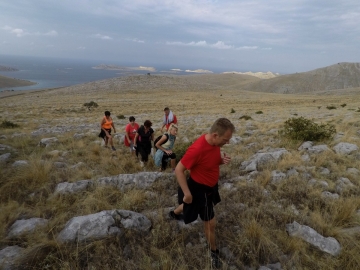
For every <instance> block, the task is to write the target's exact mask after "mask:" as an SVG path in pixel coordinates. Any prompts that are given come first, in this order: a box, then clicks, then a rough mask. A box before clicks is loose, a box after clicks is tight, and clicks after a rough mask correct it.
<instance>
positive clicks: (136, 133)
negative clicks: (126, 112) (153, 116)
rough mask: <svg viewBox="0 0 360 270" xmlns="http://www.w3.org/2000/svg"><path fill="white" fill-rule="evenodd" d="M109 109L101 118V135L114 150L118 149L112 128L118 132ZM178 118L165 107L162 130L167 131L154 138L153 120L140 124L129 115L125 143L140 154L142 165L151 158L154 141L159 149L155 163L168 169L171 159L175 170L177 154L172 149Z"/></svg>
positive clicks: (137, 154)
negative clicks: (115, 145)
mask: <svg viewBox="0 0 360 270" xmlns="http://www.w3.org/2000/svg"><path fill="white" fill-rule="evenodd" d="M110 115H111V114H110V112H109V111H105V116H104V117H103V119H102V120H101V123H100V126H101V131H100V134H99V137H101V138H103V139H104V142H105V147H106V148H108V147H109V145H110V147H111V149H112V150H114V151H115V150H116V149H115V147H114V142H113V137H112V136H111V129H113V130H114V133H116V129H115V126H114V122H113V120H112V118H111V116H110ZM176 124H177V118H176V115H175V114H173V112H172V111H171V110H170V109H169V108H168V107H166V108H165V109H164V117H163V126H162V127H161V132H163V131H164V129H165V131H166V132H165V133H164V134H163V135H162V136H160V137H159V138H157V139H154V134H155V132H154V130H153V129H152V127H151V126H152V122H151V121H150V120H145V122H144V124H143V125H141V126H139V124H138V123H136V122H135V117H134V116H130V117H129V124H127V125H126V127H125V138H124V144H125V146H127V147H129V149H130V153H131V154H132V155H136V157H139V156H140V166H141V167H144V166H145V164H146V163H147V162H148V160H149V155H150V154H151V151H152V144H151V142H152V141H154V147H155V149H156V150H157V151H156V152H155V155H154V160H155V165H156V166H158V167H160V171H164V170H166V167H167V165H168V160H169V159H170V160H171V163H170V164H171V168H172V170H173V171H174V170H175V165H176V164H175V161H176V155H175V153H174V152H173V151H172V149H173V147H174V143H175V140H176V135H177V132H178V127H177V125H176Z"/></svg>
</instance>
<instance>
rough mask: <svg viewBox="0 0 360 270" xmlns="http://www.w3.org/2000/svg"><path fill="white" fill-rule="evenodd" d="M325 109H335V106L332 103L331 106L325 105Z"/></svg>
mask: <svg viewBox="0 0 360 270" xmlns="http://www.w3.org/2000/svg"><path fill="white" fill-rule="evenodd" d="M326 109H328V110H335V109H336V107H335V106H334V105H331V106H326Z"/></svg>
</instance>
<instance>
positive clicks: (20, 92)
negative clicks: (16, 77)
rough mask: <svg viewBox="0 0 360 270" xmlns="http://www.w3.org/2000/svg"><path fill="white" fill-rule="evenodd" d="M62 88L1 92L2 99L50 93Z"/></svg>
mask: <svg viewBox="0 0 360 270" xmlns="http://www.w3.org/2000/svg"><path fill="white" fill-rule="evenodd" d="M61 88H63V87H54V88H43V89H32V90H3V91H0V99H3V98H7V97H13V96H19V95H24V94H31V93H35V92H43V91H48V90H55V89H61Z"/></svg>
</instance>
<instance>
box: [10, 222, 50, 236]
mask: <svg viewBox="0 0 360 270" xmlns="http://www.w3.org/2000/svg"><path fill="white" fill-rule="evenodd" d="M47 224H48V220H47V219H44V218H30V219H20V220H17V221H15V222H14V224H13V225H11V227H10V229H9V233H8V237H9V238H13V237H18V236H21V235H23V234H25V233H31V232H34V231H35V230H36V229H37V228H38V227H42V226H46V225H47Z"/></svg>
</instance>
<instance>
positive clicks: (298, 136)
mask: <svg viewBox="0 0 360 270" xmlns="http://www.w3.org/2000/svg"><path fill="white" fill-rule="evenodd" d="M335 133H336V129H335V127H334V125H330V124H321V125H318V124H316V123H315V122H314V121H312V120H309V119H306V118H304V117H299V118H290V119H288V120H287V121H286V122H285V124H284V128H283V129H281V130H280V131H279V134H280V135H282V136H284V137H287V138H290V139H293V140H301V141H320V140H322V139H329V138H331V137H332V136H333V135H334V134H335Z"/></svg>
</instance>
